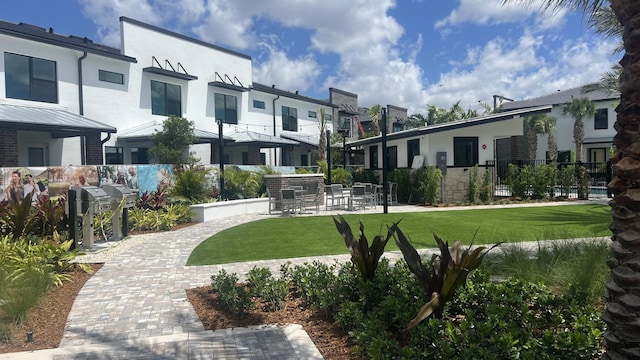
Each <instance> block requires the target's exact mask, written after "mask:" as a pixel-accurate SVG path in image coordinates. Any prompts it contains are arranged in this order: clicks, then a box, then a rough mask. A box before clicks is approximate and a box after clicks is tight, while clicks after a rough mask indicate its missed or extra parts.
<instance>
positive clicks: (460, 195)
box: [440, 166, 486, 204]
mask: <svg viewBox="0 0 640 360" xmlns="http://www.w3.org/2000/svg"><path fill="white" fill-rule="evenodd" d="M468 170H469V169H468V168H448V169H447V175H446V176H444V177H443V186H442V189H441V190H440V191H442V198H443V200H444V203H445V204H454V203H464V202H468V199H467V195H468V192H469V171H468ZM485 171H486V170H485V169H484V168H483V167H482V166H480V167H479V169H478V179H479V180H480V181H481V180H482V178H483V176H484V173H485Z"/></svg>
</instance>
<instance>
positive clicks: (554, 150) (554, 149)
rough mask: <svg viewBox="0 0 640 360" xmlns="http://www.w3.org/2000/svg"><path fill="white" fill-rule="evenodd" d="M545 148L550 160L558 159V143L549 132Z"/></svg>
mask: <svg viewBox="0 0 640 360" xmlns="http://www.w3.org/2000/svg"><path fill="white" fill-rule="evenodd" d="M547 149H548V150H549V159H550V160H551V161H552V162H556V161H558V143H557V142H556V138H555V137H554V136H553V134H552V133H549V139H547Z"/></svg>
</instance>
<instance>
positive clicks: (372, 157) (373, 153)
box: [369, 145, 380, 169]
mask: <svg viewBox="0 0 640 360" xmlns="http://www.w3.org/2000/svg"><path fill="white" fill-rule="evenodd" d="M379 167H380V164H378V145H373V146H370V147H369V168H370V169H377V168H379Z"/></svg>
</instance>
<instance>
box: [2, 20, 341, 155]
mask: <svg viewBox="0 0 640 360" xmlns="http://www.w3.org/2000/svg"><path fill="white" fill-rule="evenodd" d="M120 31H121V33H120V35H121V46H120V48H113V47H108V46H104V45H100V44H96V43H94V42H93V41H91V40H90V39H88V38H82V37H77V36H65V35H60V34H56V33H55V32H54V31H53V29H51V28H50V29H45V28H40V27H37V26H32V25H28V24H22V23H21V24H14V23H9V22H5V21H0V48H1V49H2V57H0V81H2V83H4V85H5V86H3V87H0V125H1V126H0V166H56V165H68V164H76V165H84V164H92V165H99V164H146V163H150V162H153V161H154V160H153V159H150V158H149V154H148V150H149V148H150V147H151V146H152V141H151V136H152V135H153V133H154V132H155V131H158V130H161V129H162V122H163V121H164V120H165V119H166V118H167V117H168V116H170V115H177V116H180V117H184V118H187V119H188V120H189V121H192V122H193V123H194V127H195V129H196V131H195V135H196V136H197V137H198V141H197V142H196V143H195V144H193V145H192V146H191V147H190V149H189V151H191V152H193V153H194V155H195V157H196V158H199V159H200V162H202V163H205V164H207V163H218V162H220V161H221V160H223V161H224V162H225V163H234V164H251V165H255V164H267V165H298V166H305V165H315V159H313V158H312V157H313V150H315V149H316V148H317V144H318V140H319V121H318V116H319V113H320V109H322V110H323V111H324V112H325V114H327V118H328V120H329V121H328V122H327V129H329V130H333V119H334V116H335V115H334V112H335V110H336V109H337V108H338V106H337V105H333V104H332V103H331V102H330V101H325V100H320V99H314V98H311V97H306V96H303V95H300V94H298V92H297V91H295V92H290V91H286V90H283V89H278V88H277V87H276V86H274V85H270V86H269V85H262V84H259V83H254V81H253V78H252V61H251V57H250V56H248V55H245V54H241V53H238V52H235V51H232V50H229V49H225V48H222V47H219V46H216V45H212V44H209V43H206V42H203V41H201V40H197V39H194V38H191V37H188V36H184V35H182V34H178V33H175V32H171V31H168V30H165V29H162V28H159V27H155V26H152V25H149V24H145V23H142V22H140V21H137V20H134V19H130V18H126V17H122V18H120ZM219 130H222V134H220V133H219ZM220 135H222V136H220ZM220 138H222V141H223V145H224V146H223V152H224V153H223V154H222V156H221V154H219V148H220V147H219V141H220Z"/></svg>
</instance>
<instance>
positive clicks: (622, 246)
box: [603, 0, 640, 359]
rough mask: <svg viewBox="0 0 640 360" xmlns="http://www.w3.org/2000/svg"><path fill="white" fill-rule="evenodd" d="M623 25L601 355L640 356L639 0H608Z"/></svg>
mask: <svg viewBox="0 0 640 360" xmlns="http://www.w3.org/2000/svg"><path fill="white" fill-rule="evenodd" d="M611 8H612V9H613V11H614V13H615V14H616V17H617V18H618V20H620V23H621V24H622V25H623V27H624V34H623V35H622V39H623V43H624V49H625V55H624V56H623V58H622V60H620V65H622V75H621V76H620V104H619V105H618V107H617V108H616V112H617V114H618V115H617V121H616V124H615V129H616V131H617V134H616V136H615V137H614V139H613V144H614V145H615V148H616V149H617V150H616V153H615V154H614V156H613V158H612V159H611V160H612V163H613V172H614V174H615V175H614V177H613V180H612V181H611V183H609V189H610V190H611V192H612V193H613V194H615V197H614V198H613V200H612V201H611V202H610V205H611V213H612V215H613V222H612V223H611V226H610V229H611V231H612V232H613V237H612V243H611V252H612V257H611V258H610V259H609V260H608V261H607V264H608V265H609V267H610V268H611V273H610V275H609V279H608V280H607V283H606V288H607V294H606V296H607V308H606V310H605V312H604V320H605V322H606V323H607V331H606V332H605V335H604V338H605V345H606V353H605V354H604V355H603V359H640V146H638V144H640V1H638V0H611Z"/></svg>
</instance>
